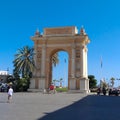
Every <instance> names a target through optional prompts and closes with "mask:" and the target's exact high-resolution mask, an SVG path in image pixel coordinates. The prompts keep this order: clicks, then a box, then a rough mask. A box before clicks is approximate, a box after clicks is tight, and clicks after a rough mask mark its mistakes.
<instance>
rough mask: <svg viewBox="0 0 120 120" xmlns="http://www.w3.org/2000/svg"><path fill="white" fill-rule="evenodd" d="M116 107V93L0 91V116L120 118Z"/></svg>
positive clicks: (18, 119)
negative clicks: (104, 94)
mask: <svg viewBox="0 0 120 120" xmlns="http://www.w3.org/2000/svg"><path fill="white" fill-rule="evenodd" d="M119 110H120V97H119V96H103V95H101V96H97V95H94V94H89V95H86V94H80V93H74V94H68V93H56V94H42V93H14V95H13V100H12V103H7V94H6V93H0V120H120V113H119Z"/></svg>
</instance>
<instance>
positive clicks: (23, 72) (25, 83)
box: [13, 46, 59, 91]
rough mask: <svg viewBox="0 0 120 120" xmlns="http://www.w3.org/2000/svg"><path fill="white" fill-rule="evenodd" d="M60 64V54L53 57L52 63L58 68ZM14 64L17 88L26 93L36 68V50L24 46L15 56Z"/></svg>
mask: <svg viewBox="0 0 120 120" xmlns="http://www.w3.org/2000/svg"><path fill="white" fill-rule="evenodd" d="M58 62H59V60H58V53H55V54H54V55H53V56H52V63H53V65H54V66H56V64H58ZM13 64H14V70H13V74H14V77H15V80H16V86H17V87H16V89H17V90H18V91H20V90H22V91H24V90H26V89H27V88H28V87H29V84H30V82H29V81H30V78H31V77H32V72H33V69H34V68H35V64H34V48H31V47H29V46H24V47H23V48H21V49H18V51H17V53H16V54H15V59H14V61H13ZM20 77H21V78H20ZM19 88H20V89H19Z"/></svg>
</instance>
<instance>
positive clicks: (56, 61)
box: [52, 52, 59, 66]
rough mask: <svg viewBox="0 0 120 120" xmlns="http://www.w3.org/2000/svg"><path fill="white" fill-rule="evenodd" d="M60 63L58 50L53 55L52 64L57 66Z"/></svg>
mask: <svg viewBox="0 0 120 120" xmlns="http://www.w3.org/2000/svg"><path fill="white" fill-rule="evenodd" d="M58 63H59V59H58V52H56V53H55V54H54V55H53V56H52V64H53V65H54V66H56V65H57V64H58Z"/></svg>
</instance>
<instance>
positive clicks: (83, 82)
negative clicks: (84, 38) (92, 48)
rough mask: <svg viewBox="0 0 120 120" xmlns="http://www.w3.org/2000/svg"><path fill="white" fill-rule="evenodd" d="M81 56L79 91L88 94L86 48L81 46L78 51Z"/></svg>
mask: <svg viewBox="0 0 120 120" xmlns="http://www.w3.org/2000/svg"><path fill="white" fill-rule="evenodd" d="M80 55H81V62H80V66H81V79H80V91H82V92H86V93H88V92H89V79H88V74H87V48H86V46H85V45H84V46H81V50H80Z"/></svg>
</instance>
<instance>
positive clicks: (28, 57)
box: [13, 46, 34, 77]
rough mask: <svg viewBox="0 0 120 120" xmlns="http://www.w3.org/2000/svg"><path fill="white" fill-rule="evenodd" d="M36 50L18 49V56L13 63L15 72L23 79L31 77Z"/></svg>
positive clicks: (26, 47) (28, 48) (16, 55)
mask: <svg viewBox="0 0 120 120" xmlns="http://www.w3.org/2000/svg"><path fill="white" fill-rule="evenodd" d="M33 57H34V49H33V48H30V47H28V46H25V47H23V48H21V49H18V51H17V54H15V60H14V61H13V64H14V67H15V70H14V71H17V72H18V73H19V74H21V75H22V77H25V75H27V76H29V75H30V73H32V71H33V68H34V60H33Z"/></svg>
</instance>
